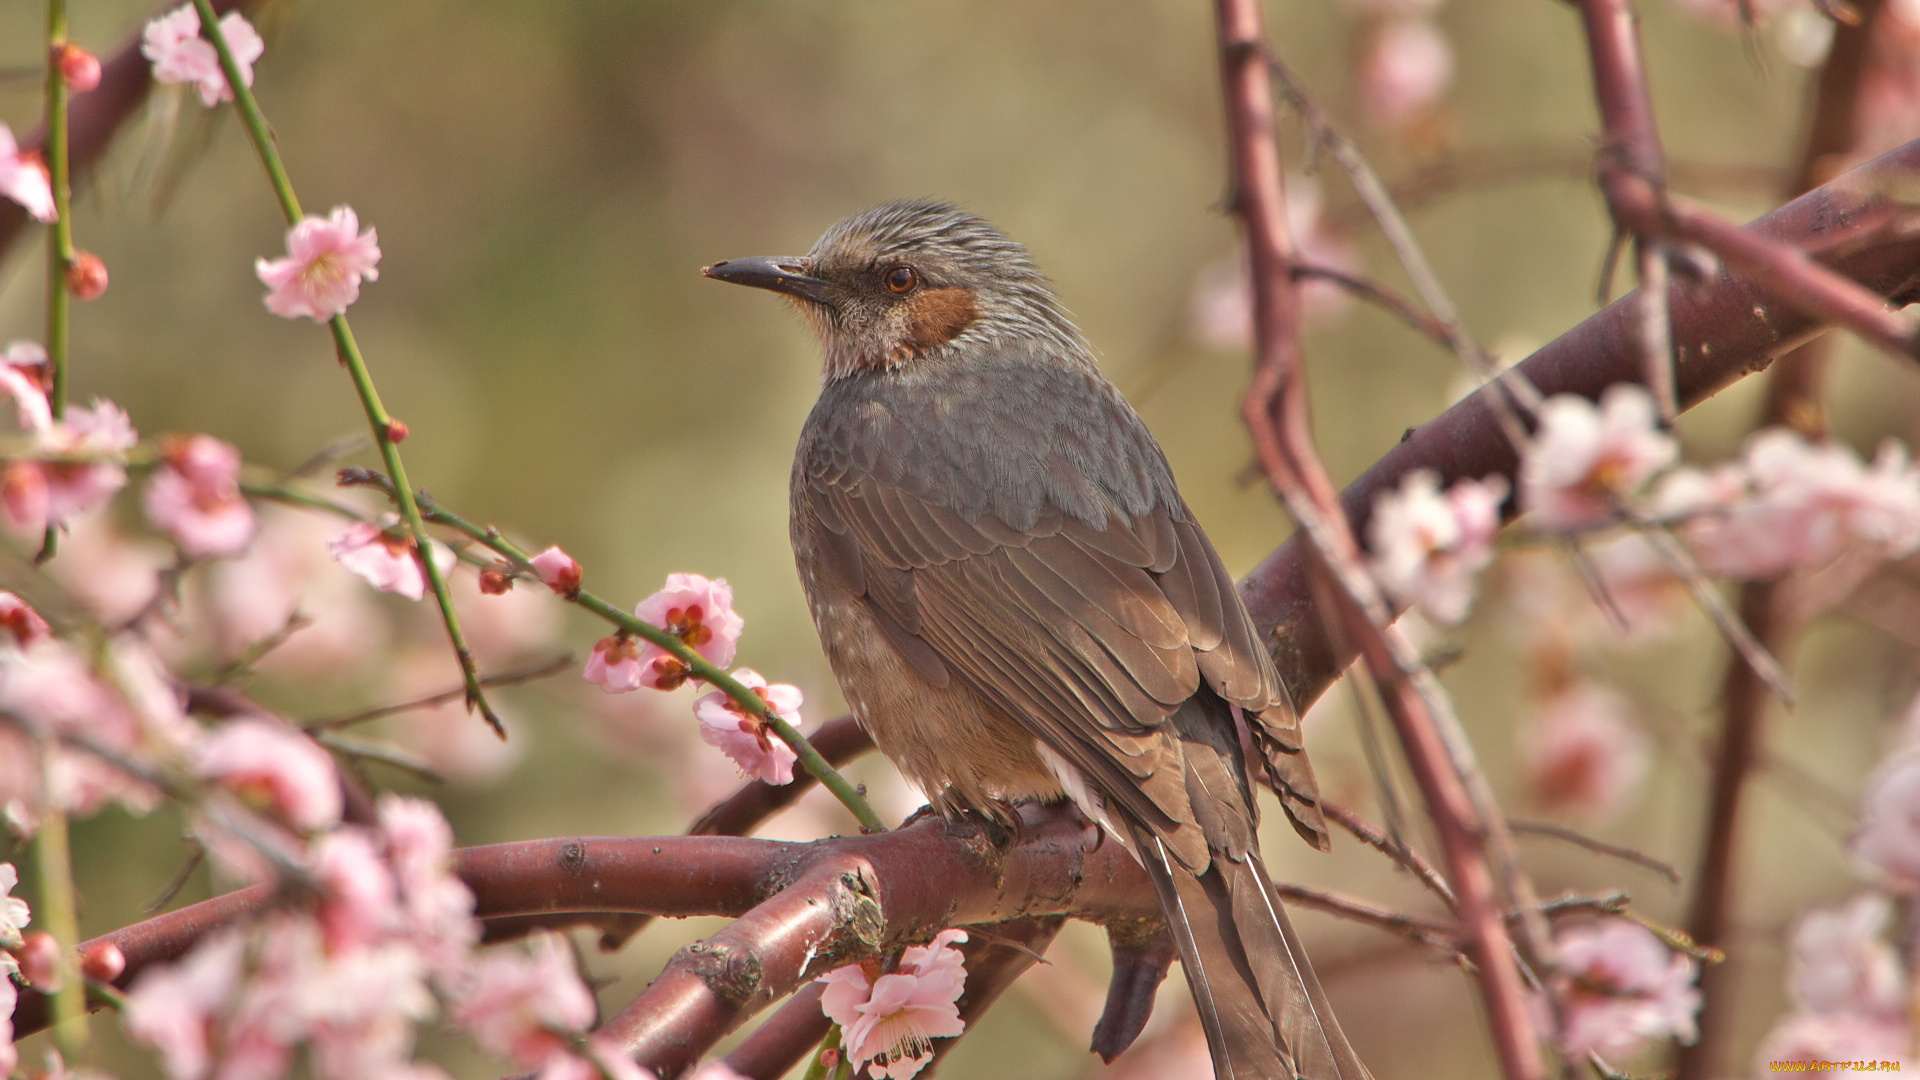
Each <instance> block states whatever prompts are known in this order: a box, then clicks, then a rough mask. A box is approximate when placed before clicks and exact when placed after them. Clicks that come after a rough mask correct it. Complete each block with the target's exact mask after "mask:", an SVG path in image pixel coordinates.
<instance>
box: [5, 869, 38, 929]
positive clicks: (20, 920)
mask: <svg viewBox="0 0 1920 1080" xmlns="http://www.w3.org/2000/svg"><path fill="white" fill-rule="evenodd" d="M19 884H20V871H18V870H16V869H14V867H13V864H12V863H10V862H0V949H7V950H13V949H18V948H19V947H20V946H21V944H22V943H23V942H24V941H25V940H26V939H25V937H24V936H23V933H22V932H23V930H24V929H25V928H26V925H27V923H29V922H31V921H32V920H33V911H32V909H30V908H28V907H27V902H26V901H25V900H22V899H20V898H19V897H17V896H8V895H7V894H8V893H10V892H12V891H13V890H14V887H15V886H17V885H19Z"/></svg>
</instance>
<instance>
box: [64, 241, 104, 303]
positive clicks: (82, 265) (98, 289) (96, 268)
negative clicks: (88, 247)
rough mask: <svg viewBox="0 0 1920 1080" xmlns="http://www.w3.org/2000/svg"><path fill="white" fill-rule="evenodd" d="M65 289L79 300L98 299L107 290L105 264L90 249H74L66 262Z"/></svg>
mask: <svg viewBox="0 0 1920 1080" xmlns="http://www.w3.org/2000/svg"><path fill="white" fill-rule="evenodd" d="M67 291H68V292H70V293H72V294H73V295H74V297H75V298H76V299H79V300H98V299H99V298H100V294H101V293H104V292H106V291H107V264H106V263H104V262H101V261H100V256H98V255H95V254H94V253H93V252H91V251H76V252H74V253H73V261H72V262H70V263H68V264H67Z"/></svg>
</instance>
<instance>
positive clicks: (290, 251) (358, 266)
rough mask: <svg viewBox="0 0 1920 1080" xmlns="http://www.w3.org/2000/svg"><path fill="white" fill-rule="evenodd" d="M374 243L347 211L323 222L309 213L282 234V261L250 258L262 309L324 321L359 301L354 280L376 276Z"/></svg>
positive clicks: (339, 210) (377, 257)
mask: <svg viewBox="0 0 1920 1080" xmlns="http://www.w3.org/2000/svg"><path fill="white" fill-rule="evenodd" d="M379 265H380V240H379V237H378V236H377V235H375V231H374V230H373V229H372V228H369V229H367V231H366V232H361V231H360V217H359V215H357V214H355V213H354V212H353V208H352V207H350V206H336V207H334V208H333V213H332V214H329V215H328V216H327V217H325V218H318V217H314V216H313V215H311V214H309V215H307V216H306V217H304V218H302V219H301V220H300V223H299V224H297V225H295V226H294V227H293V228H291V229H289V230H287V257H286V258H284V259H271V260H269V259H256V260H254V264H253V268H254V272H255V273H257V274H258V275H259V276H260V283H261V284H263V285H265V286H266V287H267V290H268V291H267V297H266V304H267V310H268V311H271V312H273V313H274V314H275V315H278V316H280V317H281V318H283V319H297V318H300V317H301V316H303V315H304V316H306V317H307V318H309V319H312V320H314V321H315V322H324V321H326V320H327V319H331V318H333V317H334V316H335V315H340V314H344V313H345V312H346V310H347V308H348V307H350V306H351V305H352V304H353V302H354V301H355V300H358V299H360V281H361V279H362V278H365V279H366V280H368V281H374V280H377V279H378V278H379V277H380V270H379Z"/></svg>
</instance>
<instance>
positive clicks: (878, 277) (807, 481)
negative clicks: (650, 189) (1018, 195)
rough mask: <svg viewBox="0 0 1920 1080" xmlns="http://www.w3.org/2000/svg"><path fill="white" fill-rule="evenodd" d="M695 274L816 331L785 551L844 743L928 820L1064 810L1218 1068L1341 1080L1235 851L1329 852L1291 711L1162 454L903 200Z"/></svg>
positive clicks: (1250, 1079) (1315, 997)
mask: <svg viewBox="0 0 1920 1080" xmlns="http://www.w3.org/2000/svg"><path fill="white" fill-rule="evenodd" d="M702 272H703V273H704V274H705V275H706V276H707V277H710V278H714V279H717V280H720V281H724V282H729V283H733V284H737V285H746V286H751V287H755V288H760V289H767V290H771V291H773V292H776V293H779V294H781V295H782V296H784V297H785V298H787V299H788V300H790V301H791V302H792V303H793V305H794V306H795V307H797V308H798V309H799V311H800V314H801V315H802V316H803V318H804V320H805V321H806V322H807V323H808V324H809V325H810V326H811V328H812V330H813V331H814V333H815V334H816V336H817V337H818V338H819V341H820V345H821V350H822V353H823V357H824V367H823V379H822V385H821V391H820V396H819V399H818V400H817V402H816V403H815V405H814V407H813V410H812V412H811V414H810V415H809V416H808V418H807V421H806V424H805V425H804V427H803V428H802V431H801V434H800V439H799V446H798V449H797V450H796V453H795V457H794V464H793V474H792V481H791V488H790V504H789V511H790V518H789V523H790V534H791V539H792V542H793V551H794V558H795V562H796V564H797V566H798V569H799V575H800V580H801V584H802V586H803V588H804V590H805V592H806V596H807V601H808V606H809V609H810V611H811V613H812V616H813V621H814V626H815V628H816V630H817V631H818V632H819V636H820V641H821V645H822V648H823V650H824V652H825V654H826V657H827V661H828V664H829V666H830V667H831V668H832V670H833V673H834V676H835V678H836V680H837V681H838V683H839V685H840V688H841V690H842V692H843V694H844V696H845V697H846V700H847V703H848V705H849V706H850V707H851V708H852V710H853V713H854V715H855V716H856V717H857V718H858V719H859V721H860V723H861V725H862V726H863V727H864V728H865V729H866V731H867V732H868V733H869V734H870V735H871V736H872V738H873V741H874V743H875V745H876V746H877V747H878V748H879V749H880V751H881V753H883V754H884V755H885V756H886V757H887V758H888V759H890V760H891V761H892V762H893V763H894V765H895V766H896V767H898V768H899V769H900V771H901V772H902V773H903V774H904V775H905V776H906V777H907V779H908V780H910V781H911V782H912V783H913V784H914V785H915V786H917V787H918V788H920V790H921V791H922V792H924V793H925V794H926V796H927V798H928V800H929V802H930V804H931V805H932V806H933V808H934V809H935V810H937V811H938V812H940V813H941V814H944V815H946V816H948V817H959V816H963V815H965V814H967V813H968V812H972V813H974V814H977V815H980V816H982V817H984V818H985V819H987V820H989V821H992V822H996V823H1000V824H1003V825H1005V824H1010V823H1011V820H1012V819H1011V816H1010V809H1009V808H1010V807H1012V806H1013V805H1015V804H1017V803H1019V802H1022V801H1027V800H1039V801H1042V802H1051V801H1057V800H1061V799H1071V800H1072V801H1073V802H1074V803H1075V804H1076V805H1077V806H1078V807H1079V808H1080V810H1081V811H1082V812H1083V813H1084V814H1085V815H1086V816H1087V817H1088V818H1089V819H1091V820H1092V821H1094V822H1097V823H1098V824H1099V825H1100V826H1101V827H1102V828H1103V829H1104V830H1105V832H1106V833H1108V834H1110V835H1111V836H1113V837H1114V838H1116V839H1117V840H1118V841H1119V842H1120V843H1122V844H1124V845H1126V846H1127V849H1128V850H1129V851H1130V852H1131V853H1132V854H1133V855H1134V857H1135V858H1136V859H1137V860H1138V861H1139V863H1140V864H1141V866H1142V867H1143V868H1144V869H1145V871H1146V873H1147V876H1148V877H1149V878H1150V879H1151V881H1152V883H1153V888H1154V893H1155V897H1156V899H1157V900H1158V902H1159V905H1160V908H1161V910H1162V913H1163V915H1164V916H1165V919H1166V922H1167V925H1168V928H1169V930H1170V932H1171V933H1172V935H1173V939H1174V944H1175V946H1176V948H1177V950H1178V954H1179V956H1180V959H1181V963H1182V966H1183V968H1184V971H1185V974H1186V979H1187V983H1188V986H1189V988H1190V990H1191V992H1192V996H1193V999H1194V1002H1195V1005H1196V1008H1197V1011H1198V1013H1199V1018H1200V1022H1201V1025H1202V1027H1203V1028H1204V1030H1205V1032H1206V1037H1207V1043H1208V1048H1209V1052H1210V1054H1211V1056H1212V1059H1213V1063H1214V1075H1215V1077H1216V1078H1217V1080H1281V1078H1284V1080H1295V1078H1310V1080H1367V1078H1368V1077H1369V1074H1368V1072H1367V1070H1366V1068H1365V1066H1364V1065H1362V1064H1361V1062H1360V1059H1359V1057H1358V1056H1357V1055H1356V1054H1355V1052H1354V1051H1353V1049H1352V1047H1351V1045H1350V1044H1349V1043H1348V1041H1347V1039H1346V1036H1345V1035H1344V1034H1343V1033H1342V1031H1341V1029H1340V1026H1339V1023H1338V1021H1337V1020H1336V1018H1335V1017H1334V1015H1333V1012H1332V1009H1331V1007H1330V1005H1329V1003H1328V1000H1327V997H1326V994H1325V992H1324V991H1323V990H1322V988H1321V986H1320V983H1319V981H1318V979H1317V978H1316V977H1315V975H1314V973H1313V970H1312V968H1311V967H1310V966H1309V964H1308V962H1307V957H1306V954H1305V952H1304V950H1303V949H1302V948H1301V945H1300V942H1299V939H1298V938H1297V937H1296V936H1295V934H1294V931H1293V928H1292V926H1291V925H1290V924H1289V922H1288V920H1287V917H1286V914H1285V912H1284V910H1283V909H1282V907H1281V905H1280V903H1279V901H1278V899H1277V898H1276V896H1275V892H1274V889H1273V886H1272V883H1271V878H1270V876H1269V875H1268V873H1267V870H1266V866H1265V862H1264V860H1263V858H1262V856H1261V853H1260V846H1259V840H1258V836H1257V832H1256V826H1257V823H1258V820H1259V810H1258V806H1257V804H1256V801H1255V789H1256V785H1261V784H1264V785H1265V786H1267V787H1270V788H1271V789H1272V790H1273V791H1274V792H1275V793H1276V794H1277V796H1278V799H1279V803H1280V806H1281V807H1282V809H1283V810H1284V811H1285V813H1286V815H1287V817H1288V819H1289V820H1290V822H1291V823H1292V825H1293V827H1294V829H1295V830H1296V831H1297V832H1298V833H1299V834H1300V835H1301V836H1302V837H1303V838H1304V839H1306V840H1307V842H1308V843H1310V844H1312V845H1313V846H1315V847H1316V848H1319V849H1321V850H1325V849H1326V848H1327V847H1328V842H1329V838H1328V834H1327V827H1326V823H1325V818H1324V815H1323V813H1322V811H1321V809H1320V806H1319V793H1318V789H1317V787H1316V785H1315V782H1314V778H1313V771H1312V769H1311V767H1310V765H1309V764H1308V761H1307V756H1306V752H1305V747H1304V744H1303V742H1302V738H1301V731H1300V722H1299V717H1298V715H1297V713H1296V712H1295V711H1294V710H1293V708H1292V706H1291V704H1290V703H1289V700H1288V696H1287V693H1286V689H1285V687H1284V686H1283V685H1282V683H1281V681H1280V677H1279V675H1278V673H1277V672H1276V670H1275V668H1274V664H1273V660H1272V658H1271V657H1270V656H1269V654H1268V653H1267V651H1266V649H1265V648H1264V647H1263V646H1262V642H1261V637H1260V634H1259V633H1258V632H1257V630H1256V629H1255V627H1254V624H1253V620H1252V618H1251V617H1250V616H1249V615H1248V614H1247V610H1246V607H1245V605H1244V604H1243V603H1242V602H1241V600H1240V598H1239V594H1238V592H1237V591H1236V589H1235V587H1234V583H1233V579H1232V578H1231V577H1230V576H1229V575H1228V574H1227V572H1226V569H1225V567H1224V566H1223V565H1222V563H1221V560H1220V556H1219V554H1218V553H1217V552H1216V551H1215V550H1214V547H1213V544H1212V543H1211V542H1210V541H1209V540H1208V538H1207V534H1206V533H1205V532H1204V531H1203V530H1202V529H1201V527H1200V524H1199V523H1198V522H1197V521H1196V520H1195V519H1194V515H1193V512H1192V511H1191V510H1190V509H1189V508H1188V506H1187V503H1186V501H1185V500H1184V499H1183V498H1182V497H1181V494H1180V491H1179V488H1178V487H1177V486H1176V484H1175V482H1174V476H1173V472H1172V469H1171V468H1170V467H1169V465H1168V463H1167V458H1166V455H1165V453H1164V452H1163V451H1162V450H1161V448H1160V445H1159V443H1158V442H1157V441H1155V439H1154V437H1153V435H1152V434H1151V433H1150V432H1149V431H1148V430H1147V426H1146V424H1145V422H1144V421H1142V420H1141V418H1140V416H1139V414H1138V413H1136V412H1135V411H1134V409H1133V407H1132V406H1131V405H1129V404H1128V403H1127V401H1126V399H1125V398H1124V397H1123V396H1122V395H1121V393H1120V391H1119V390H1118V389H1117V388H1116V387H1115V386H1114V385H1113V383H1112V382H1110V381H1109V380H1108V379H1107V378H1106V376H1105V375H1104V374H1102V372H1101V370H1100V367H1099V365H1098V363H1097V361H1096V359H1095V356H1094V353H1093V350H1092V348H1091V346H1090V345H1089V344H1088V342H1087V340H1086V339H1085V338H1084V337H1083V336H1082V335H1081V333H1080V331H1079V330H1078V329H1076V328H1075V326H1074V324H1073V322H1072V321H1071V319H1070V317H1069V316H1068V314H1067V312H1066V311H1065V309H1064V308H1063V307H1062V305H1061V303H1060V301H1059V299H1058V298H1057V297H1056V295H1055V293H1054V291H1053V288H1052V285H1051V284H1050V283H1049V281H1048V279H1047V278H1046V277H1045V276H1044V275H1043V274H1042V273H1041V272H1040V270H1039V268H1038V267H1037V266H1036V264H1035V262H1034V260H1033V258H1032V256H1031V255H1029V254H1028V252H1027V250H1026V248H1024V247H1023V246H1021V245H1020V244H1019V243H1017V242H1016V241H1014V240H1012V239H1010V238H1008V237H1007V236H1006V235H1005V234H1004V233H1002V232H1001V231H1000V230H999V229H997V228H995V227H994V226H993V225H991V224H989V223H988V222H987V221H986V220H984V219H983V218H981V217H979V216H977V215H975V214H972V213H970V212H968V211H965V210H963V209H960V208H959V207H957V206H955V205H953V204H951V203H947V202H943V201H937V200H931V199H911V200H903V201H896V202H890V203H886V204H883V205H880V206H876V207H873V208H871V209H868V210H864V211H862V212H859V213H856V214H854V215H853V216H851V217H848V218H847V219H845V220H843V221H841V222H839V223H838V224H836V225H834V226H833V227H831V228H829V229H828V230H827V231H826V233H825V234H823V235H822V236H821V237H820V239H819V241H818V242H817V243H815V244H814V246H813V248H812V250H811V251H809V252H808V253H807V254H806V255H802V256H794V257H753V258H742V259H728V260H725V261H722V262H717V263H714V264H712V265H710V266H707V267H705V268H704V269H703V271H702Z"/></svg>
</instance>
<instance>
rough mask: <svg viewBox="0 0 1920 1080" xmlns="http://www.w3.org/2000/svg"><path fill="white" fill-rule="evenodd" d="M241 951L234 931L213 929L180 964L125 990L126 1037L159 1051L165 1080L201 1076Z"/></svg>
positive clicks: (236, 980) (157, 968)
mask: <svg viewBox="0 0 1920 1080" xmlns="http://www.w3.org/2000/svg"><path fill="white" fill-rule="evenodd" d="M246 950H247V942H246V938H245V937H243V936H242V935H241V932H240V931H239V930H237V929H231V928H230V929H225V930H218V931H215V932H214V933H213V934H211V935H209V936H207V937H205V938H203V939H201V941H200V943H199V944H198V945H195V946H194V947H193V949H192V951H190V952H189V953H187V955H186V956H185V957H183V958H181V959H180V960H178V961H176V962H174V963H171V964H157V965H154V966H153V967H149V968H148V969H146V970H145V971H143V972H141V973H140V977H139V978H138V979H137V980H135V982H134V984H133V988H132V989H131V990H129V991H128V992H127V1004H126V1011H125V1013H124V1023H125V1026H126V1030H127V1034H128V1035H131V1036H132V1037H133V1038H134V1040H135V1041H137V1042H141V1043H144V1044H146V1045H147V1046H151V1047H153V1048H154V1049H156V1050H158V1051H160V1059H161V1062H162V1064H164V1065H165V1066H166V1070H167V1075H168V1077H170V1078H171V1080H201V1078H202V1077H204V1076H206V1075H207V1070H208V1068H209V1067H210V1066H211V1065H212V1063H213V1047H212V1045H211V1043H212V1035H213V1030H214V1022H215V1020H216V1019H217V1018H218V1017H219V1016H220V1014H221V1013H223V1012H224V1011H225V1010H226V1008H227V1007H228V1004H229V1003H230V1001H231V1000H232V998H233V996H234V993H235V991H236V990H237V989H238V988H239V985H240V979H241V974H242V971H243V969H244V966H245V963H246Z"/></svg>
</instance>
